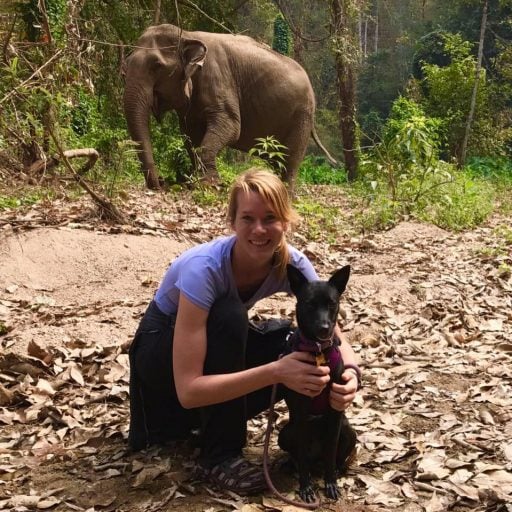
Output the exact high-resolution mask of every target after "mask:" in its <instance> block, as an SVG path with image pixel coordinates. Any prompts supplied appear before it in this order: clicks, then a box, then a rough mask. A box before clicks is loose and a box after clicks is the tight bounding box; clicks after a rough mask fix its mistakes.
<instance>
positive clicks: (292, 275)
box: [286, 265, 308, 296]
mask: <svg viewBox="0 0 512 512" xmlns="http://www.w3.org/2000/svg"><path fill="white" fill-rule="evenodd" d="M286 273H287V274H288V281H290V288H291V289H292V292H293V294H294V295H295V296H297V294H298V293H299V292H300V289H301V288H302V286H303V285H304V283H307V281H308V280H307V279H306V278H305V277H304V274H303V273H302V272H301V271H300V270H299V269H298V268H295V267H294V266H293V265H286Z"/></svg>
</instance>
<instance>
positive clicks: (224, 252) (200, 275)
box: [154, 235, 318, 315]
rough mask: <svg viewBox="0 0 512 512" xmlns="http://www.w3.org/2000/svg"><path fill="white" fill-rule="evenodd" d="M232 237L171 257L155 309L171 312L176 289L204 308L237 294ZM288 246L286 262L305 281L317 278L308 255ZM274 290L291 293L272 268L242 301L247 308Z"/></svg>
mask: <svg viewBox="0 0 512 512" xmlns="http://www.w3.org/2000/svg"><path fill="white" fill-rule="evenodd" d="M235 240H236V237H235V235H232V236H228V237H222V238H217V239H215V240H212V241H211V242H208V243H205V244H201V245H198V246H196V247H193V248H192V249H189V250H187V251H185V252H184V253H183V254H181V255H180V256H179V257H178V258H177V259H176V260H174V261H173V262H172V264H171V265H170V267H169V268H168V269H167V271H166V273H165V275H164V278H163V280H162V282H161V283H160V287H159V288H158V290H157V292H156V294H155V298H154V300H155V302H156V305H157V306H158V309H160V311H162V313H165V314H166V315H171V314H175V313H176V311H177V310H178V299H179V295H180V293H183V294H184V295H185V297H187V299H188V300H190V302H192V303H193V304H195V305H196V306H198V307H200V308H201V309H204V310H206V311H209V310H210V308H211V306H212V304H213V303H214V302H215V301H216V300H217V299H218V298H220V297H224V296H227V295H232V296H234V297H238V290H237V288H236V284H235V280H234V278H233V272H232V268H231V250H232V248H233V245H234V244H235ZM288 249H289V252H290V264H291V265H293V266H294V267H296V268H298V269H299V270H300V271H301V272H302V273H303V274H304V276H305V277H306V279H308V281H314V280H317V279H318V276H317V273H316V271H315V269H314V268H313V265H312V264H311V262H310V261H309V259H308V258H307V257H306V256H305V255H304V254H303V253H302V252H300V251H298V250H297V249H295V248H294V247H292V246H291V245H288ZM277 292H287V293H291V290H290V284H289V282H288V278H287V277H286V276H284V277H283V278H280V277H278V275H277V271H276V270H275V269H274V270H272V271H271V272H270V274H269V275H268V276H267V278H266V279H265V281H264V282H263V283H262V285H261V286H260V287H259V289H258V290H257V291H256V293H254V295H253V296H252V297H250V298H249V299H248V300H246V301H245V302H244V305H245V306H246V307H247V309H250V308H251V307H252V306H254V304H255V303H256V302H258V301H259V300H261V299H264V298H265V297H269V296H270V295H273V294H274V293H277Z"/></svg>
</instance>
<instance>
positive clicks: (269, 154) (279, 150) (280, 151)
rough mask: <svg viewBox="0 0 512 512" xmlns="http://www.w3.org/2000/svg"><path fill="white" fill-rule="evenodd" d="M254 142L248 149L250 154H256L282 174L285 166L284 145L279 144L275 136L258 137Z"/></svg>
mask: <svg viewBox="0 0 512 512" xmlns="http://www.w3.org/2000/svg"><path fill="white" fill-rule="evenodd" d="M256 141H257V142H256V144H255V145H254V147H252V148H251V149H250V150H249V155H250V156H256V157H258V158H259V159H261V160H263V162H264V163H266V164H268V165H270V167H271V168H272V169H274V170H275V171H276V172H277V173H279V174H280V175H281V176H284V174H285V171H286V167H285V161H286V153H285V151H286V149H287V148H286V146H284V145H283V144H281V143H280V142H279V141H278V140H277V139H276V138H275V137H273V136H272V135H269V136H267V137H259V138H257V139H256Z"/></svg>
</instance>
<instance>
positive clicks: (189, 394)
mask: <svg viewBox="0 0 512 512" xmlns="http://www.w3.org/2000/svg"><path fill="white" fill-rule="evenodd" d="M207 319H208V312H207V311H205V310H203V309H201V308H199V307H198V306H196V305H195V304H193V303H192V302H190V301H189V300H188V299H187V298H186V297H185V296H184V295H183V294H180V299H179V304H178V314H177V317H176V325H175V328H174V342H173V361H174V362H173V367H174V368H173V370H174V379H175V384H176V391H177V393H178V399H179V401H180V403H181V405H182V406H183V407H185V408H187V409H188V408H193V407H203V406H206V405H212V404H216V403H221V402H226V401H228V400H232V399H233V398H238V397H240V396H243V395H247V394H248V393H250V392H252V391H256V390H257V389H261V388H263V387H266V386H270V385H273V384H276V383H282V384H284V385H285V386H287V387H289V388H290V389H294V390H295V391H298V392H301V393H303V392H308V393H309V394H310V395H311V396H314V395H316V394H319V393H320V392H321V391H322V389H323V388H324V387H325V385H326V384H327V382H329V369H328V368H326V367H317V366H315V365H312V364H311V363H313V362H314V357H313V356H312V355H311V354H307V353H303V352H294V353H292V354H289V355H287V356H285V357H283V358H281V359H279V360H278V361H273V362H271V363H268V364H264V365H262V366H258V367H256V368H250V369H248V370H243V371H239V372H234V373H227V374H219V375H204V374H203V368H204V362H205V358H206V347H207V340H206V322H207Z"/></svg>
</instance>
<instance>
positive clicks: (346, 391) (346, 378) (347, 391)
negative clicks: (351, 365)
mask: <svg viewBox="0 0 512 512" xmlns="http://www.w3.org/2000/svg"><path fill="white" fill-rule="evenodd" d="M341 380H342V381H343V382H344V384H336V383H334V382H333V383H332V386H331V392H330V394H329V404H330V406H331V407H332V408H333V409H334V410H335V411H344V410H345V409H346V408H347V407H348V406H349V405H350V404H351V403H352V402H353V400H354V398H355V397H356V391H357V386H358V382H357V375H356V374H355V372H354V371H352V370H351V369H347V370H345V371H344V372H343V374H342V375H341Z"/></svg>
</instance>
